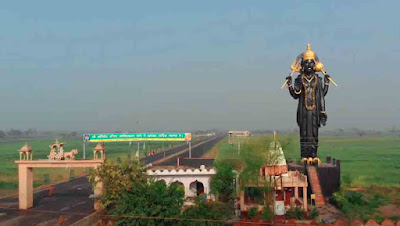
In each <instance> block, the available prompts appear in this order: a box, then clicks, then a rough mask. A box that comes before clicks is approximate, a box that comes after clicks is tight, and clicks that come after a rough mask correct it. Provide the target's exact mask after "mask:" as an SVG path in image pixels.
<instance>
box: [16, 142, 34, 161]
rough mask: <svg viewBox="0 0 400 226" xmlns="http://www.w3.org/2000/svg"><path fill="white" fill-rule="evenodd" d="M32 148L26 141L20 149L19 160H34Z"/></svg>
mask: <svg viewBox="0 0 400 226" xmlns="http://www.w3.org/2000/svg"><path fill="white" fill-rule="evenodd" d="M32 152H33V151H32V148H31V147H30V146H29V145H28V143H25V145H24V146H22V148H21V149H19V160H31V161H32Z"/></svg>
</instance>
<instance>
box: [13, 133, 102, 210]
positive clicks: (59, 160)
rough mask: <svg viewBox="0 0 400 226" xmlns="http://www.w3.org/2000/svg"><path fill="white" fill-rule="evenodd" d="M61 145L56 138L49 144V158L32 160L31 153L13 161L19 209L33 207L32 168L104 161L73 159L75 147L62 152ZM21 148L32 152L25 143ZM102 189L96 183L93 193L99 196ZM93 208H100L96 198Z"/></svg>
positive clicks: (94, 164) (90, 165)
mask: <svg viewBox="0 0 400 226" xmlns="http://www.w3.org/2000/svg"><path fill="white" fill-rule="evenodd" d="M63 146H64V143H59V142H58V140H56V143H54V144H53V145H50V155H49V159H39V160H32V154H31V158H30V159H29V158H27V159H22V157H20V160H19V161H15V163H16V164H17V165H18V200H19V209H22V210H26V209H29V208H31V207H33V175H34V174H33V170H34V168H72V167H79V168H97V167H99V166H100V165H101V164H102V163H104V159H93V160H75V158H74V156H75V154H76V153H77V150H76V149H75V150H72V151H71V152H66V153H64V149H63ZM21 150H22V151H24V152H30V153H32V152H33V150H32V148H30V147H29V146H28V145H27V144H26V145H25V146H24V147H22V148H21ZM21 150H20V152H21ZM67 153H69V155H68V156H67V157H66V158H65V154H67ZM53 157H54V158H53ZM102 191H103V185H102V183H97V185H96V187H95V188H94V195H95V196H99V195H100V194H101V193H102ZM94 209H95V210H99V209H101V205H100V203H99V201H98V200H95V202H94Z"/></svg>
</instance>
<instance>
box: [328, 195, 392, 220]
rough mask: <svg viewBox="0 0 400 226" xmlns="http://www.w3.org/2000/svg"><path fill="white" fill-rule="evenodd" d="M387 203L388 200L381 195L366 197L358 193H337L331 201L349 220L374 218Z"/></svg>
mask: <svg viewBox="0 0 400 226" xmlns="http://www.w3.org/2000/svg"><path fill="white" fill-rule="evenodd" d="M385 202H386V198H385V197H383V196H381V195H377V194H375V195H372V196H370V197H366V196H365V195H363V194H362V193H360V192H356V191H341V192H335V193H334V194H333V196H332V198H331V199H330V203H331V204H332V205H334V206H336V207H337V208H338V209H339V210H340V211H341V212H342V213H343V214H344V215H345V216H347V217H348V218H360V219H362V220H367V219H368V218H371V217H373V215H374V213H375V212H376V211H377V210H376V209H377V208H378V207H379V206H381V205H383V204H384V203H385Z"/></svg>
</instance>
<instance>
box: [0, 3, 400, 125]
mask: <svg viewBox="0 0 400 226" xmlns="http://www.w3.org/2000/svg"><path fill="white" fill-rule="evenodd" d="M399 9H400V2H399V1H396V0H395V1H376V0H374V1H231V0H227V1H215V0H214V1H205V0H202V1H187V0H182V1H172V0H169V1H104V2H102V1H25V2H24V3H22V2H20V1H9V2H7V3H4V2H3V3H2V4H1V6H0V27H1V32H0V76H1V81H0V97H1V112H0V125H1V126H0V130H6V129H10V128H18V129H26V128H37V129H40V130H43V129H67V130H86V131H93V130H104V131H106V130H122V131H124V130H148V131H149V130H194V129H208V128H219V129H288V128H295V127H296V126H297V125H296V108H297V102H296V100H293V99H292V98H291V97H290V95H289V94H288V92H287V89H285V90H283V91H282V90H280V86H281V84H282V82H283V81H284V78H285V77H286V76H287V75H288V74H289V73H290V67H289V66H290V64H291V62H292V61H293V60H294V58H295V57H296V56H297V55H298V54H299V53H301V52H302V51H304V50H305V48H306V44H307V43H308V42H309V43H311V45H312V48H313V49H314V50H315V52H316V53H317V55H318V56H319V58H320V60H322V62H323V63H324V64H325V69H326V70H327V72H328V73H329V74H331V76H332V77H333V78H334V79H335V81H336V82H337V83H338V84H339V87H333V86H331V87H330V90H329V93H328V96H327V98H326V105H327V112H328V125H327V127H325V128H323V129H324V130H328V129H336V128H351V127H362V128H390V127H392V126H393V125H396V126H398V127H399V126H400V100H399V98H400V91H399V90H398V87H399V86H400V72H399V68H400V23H399V15H398V10H399ZM137 121H138V122H139V125H138V124H137Z"/></svg>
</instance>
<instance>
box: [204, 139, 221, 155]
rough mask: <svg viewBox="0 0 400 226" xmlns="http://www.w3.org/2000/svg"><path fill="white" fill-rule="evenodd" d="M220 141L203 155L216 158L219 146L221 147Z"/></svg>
mask: <svg viewBox="0 0 400 226" xmlns="http://www.w3.org/2000/svg"><path fill="white" fill-rule="evenodd" d="M219 145H220V142H218V143H217V144H215V145H214V147H213V148H211V150H210V151H208V152H207V153H205V154H204V155H203V156H201V157H202V158H216V157H217V154H218V148H219Z"/></svg>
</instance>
